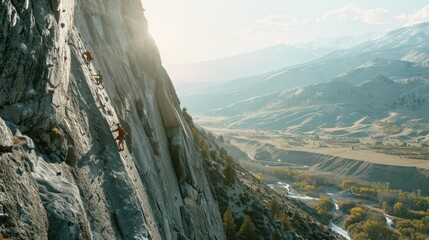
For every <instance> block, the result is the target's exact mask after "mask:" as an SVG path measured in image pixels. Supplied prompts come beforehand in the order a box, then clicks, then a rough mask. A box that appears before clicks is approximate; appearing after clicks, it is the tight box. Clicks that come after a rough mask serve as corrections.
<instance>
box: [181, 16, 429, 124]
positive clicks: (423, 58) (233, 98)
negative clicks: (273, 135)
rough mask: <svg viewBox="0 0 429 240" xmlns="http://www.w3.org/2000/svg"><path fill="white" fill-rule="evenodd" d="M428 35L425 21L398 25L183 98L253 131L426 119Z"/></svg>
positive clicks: (191, 106)
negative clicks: (394, 118)
mask: <svg viewBox="0 0 429 240" xmlns="http://www.w3.org/2000/svg"><path fill="white" fill-rule="evenodd" d="M428 40H429V23H422V24H418V25H414V26H411V27H405V28H400V29H397V30H394V31H391V32H388V33H386V34H384V35H381V36H378V37H376V38H374V39H372V40H369V41H366V42H364V43H361V44H358V45H357V46H355V47H353V48H350V49H345V50H338V51H334V52H331V53H329V54H327V55H325V56H323V57H321V58H319V59H317V60H313V61H310V62H307V63H304V64H299V65H295V66H290V67H285V68H281V69H279V70H276V71H271V72H268V73H266V74H261V75H257V76H253V77H247V78H241V79H235V80H232V81H229V82H226V83H222V84H220V85H218V86H216V87H212V88H211V89H210V91H209V90H207V89H205V90H204V93H202V94H195V95H192V96H187V97H183V98H182V104H183V105H184V106H187V107H188V109H189V110H190V111H191V112H194V113H197V114H202V115H210V116H226V117H227V118H226V120H225V122H224V123H223V124H224V125H225V126H234V127H251V128H256V129H272V130H286V129H298V130H300V131H313V130H315V129H321V128H335V127H336V128H338V127H351V126H353V125H354V124H355V123H356V122H359V121H360V120H362V121H363V119H372V120H371V121H370V122H376V121H378V120H381V119H384V118H386V117H389V116H391V115H395V116H397V118H398V119H402V120H401V121H399V120H398V121H399V122H398V124H402V123H404V122H409V123H410V124H411V123H415V122H420V123H426V122H427V121H428V118H427V117H426V115H425V113H426V112H427V110H428V104H427V103H428V102H429V92H428V81H429V66H428V60H429V50H428V49H429V41H428ZM341 116H342V117H341ZM368 116H371V117H370V118H368ZM411 125H412V124H411Z"/></svg>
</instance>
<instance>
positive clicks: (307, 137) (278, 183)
mask: <svg viewBox="0 0 429 240" xmlns="http://www.w3.org/2000/svg"><path fill="white" fill-rule="evenodd" d="M206 120H207V118H206ZM205 129H206V130H208V131H210V132H211V133H213V134H214V135H215V136H217V141H218V142H219V143H220V144H222V143H223V144H222V147H224V148H225V149H227V151H228V152H229V153H230V154H232V156H234V157H235V158H236V159H237V160H238V162H239V163H240V165H241V166H243V167H244V168H245V169H247V170H248V171H250V172H252V173H253V174H254V176H255V177H256V178H257V179H259V180H261V181H263V182H265V183H266V184H267V185H268V186H269V187H270V188H272V189H274V190H275V191H277V192H278V193H280V194H282V195H283V196H284V197H285V198H288V199H295V200H297V201H301V202H304V203H305V204H308V205H309V206H311V207H314V208H316V211H317V212H318V214H319V216H320V221H322V222H324V223H325V224H326V225H327V226H329V227H330V228H331V230H333V231H335V232H337V233H338V234H340V235H342V236H343V237H345V238H346V239H358V238H357V236H358V235H359V234H357V233H356V231H361V232H363V231H364V230H363V226H364V225H366V226H368V225H370V224H375V225H376V224H379V223H380V222H382V223H383V225H377V229H378V230H377V231H378V232H379V233H381V232H384V234H387V235H389V234H390V235H389V236H391V237H392V238H391V239H397V237H399V236H401V237H406V236H408V235H407V234H408V233H407V231H408V230H405V227H404V226H405V225H407V224H408V225H407V226H411V225H412V224H411V225H410V221H417V222H418V221H423V224H426V223H425V221H426V220H427V219H429V217H428V215H429V213H427V212H426V207H425V206H426V205H424V206H422V208H419V207H417V205H415V203H416V202H418V201H420V199H422V200H423V201H424V202H425V204H426V202H427V204H429V198H428V197H425V196H428V194H429V186H428V184H427V183H428V182H429V160H428V156H429V153H428V151H429V148H428V147H427V146H425V145H424V144H423V146H422V144H420V143H417V142H414V143H413V142H411V143H410V142H401V141H398V140H394V139H389V140H383V141H380V140H378V139H374V138H371V137H368V138H345V137H337V136H331V135H315V134H305V133H297V132H295V133H288V132H280V131H262V130H249V129H232V128H224V127H219V128H216V127H214V126H213V125H210V127H209V126H206V127H205ZM380 142H381V143H382V144H380ZM320 202H330V203H331V204H332V207H331V208H329V207H328V208H327V209H328V210H326V211H327V212H326V213H323V214H320V209H318V208H319V205H323V204H326V203H320ZM402 202H404V206H406V207H403V210H398V208H400V206H402V205H401V204H402ZM348 205H352V206H353V207H348ZM428 206H429V205H428ZM408 208H409V209H408ZM351 209H355V210H353V211H354V212H353V211H351ZM419 209H420V210H419ZM356 211H360V212H359V214H362V216H364V217H360V218H356V216H355V215H354V214H356V213H355V212H356ZM401 211H402V212H401ZM419 214H420V215H419ZM425 219H426V220H425ZM371 221H374V222H371ZM417 222H416V223H417ZM356 229H360V230H356ZM412 231H414V233H413V234H417V235H415V236H419V237H417V238H415V239H425V238H424V237H425V236H426V237H427V235H425V230H418V229H417V228H415V230H412ZM426 234H427V233H426ZM410 236H411V235H410ZM413 236H414V235H413ZM389 239H390V238H389Z"/></svg>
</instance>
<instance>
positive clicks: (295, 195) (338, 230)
mask: <svg viewBox="0 0 429 240" xmlns="http://www.w3.org/2000/svg"><path fill="white" fill-rule="evenodd" d="M268 186H269V187H270V188H274V187H278V188H284V189H285V190H286V196H287V197H290V198H295V199H299V200H301V201H304V202H306V203H314V202H316V201H317V200H319V198H314V197H310V196H307V195H303V194H300V193H298V192H297V191H296V190H295V189H293V188H292V187H291V186H290V184H288V183H285V182H277V184H268ZM328 195H331V196H332V195H333V194H328ZM337 211H339V208H338V204H337V203H336V201H335V212H337ZM386 219H387V217H386ZM392 223H393V222H392ZM329 228H331V230H332V231H334V232H336V233H338V234H340V235H341V236H343V237H345V238H346V239H347V240H351V237H350V235H349V233H348V232H347V231H346V230H345V229H343V228H341V227H339V226H338V225H336V224H335V223H333V222H332V221H330V222H329Z"/></svg>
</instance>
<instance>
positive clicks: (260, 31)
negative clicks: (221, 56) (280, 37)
mask: <svg viewBox="0 0 429 240" xmlns="http://www.w3.org/2000/svg"><path fill="white" fill-rule="evenodd" d="M308 22H310V20H308V19H298V18H296V17H293V16H289V15H268V16H266V17H263V18H258V19H256V20H254V21H253V22H252V23H251V25H250V26H248V27H247V28H246V29H244V30H241V31H237V32H229V33H224V35H225V36H226V37H228V38H230V39H233V38H239V39H241V40H249V39H262V38H266V37H267V36H271V35H273V34H279V33H282V32H283V31H282V29H287V28H290V27H293V26H296V25H299V24H305V23H308ZM279 28H280V30H279Z"/></svg>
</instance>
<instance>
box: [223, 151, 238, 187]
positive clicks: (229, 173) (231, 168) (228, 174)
mask: <svg viewBox="0 0 429 240" xmlns="http://www.w3.org/2000/svg"><path fill="white" fill-rule="evenodd" d="M235 168H236V166H235V162H234V160H233V159H231V158H227V159H226V165H225V168H224V169H223V175H224V176H225V184H226V185H228V186H230V185H232V184H233V183H234V182H235V176H236V173H235Z"/></svg>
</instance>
